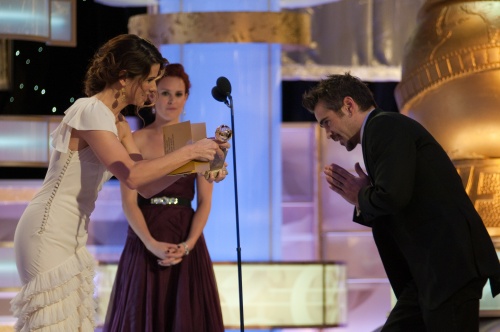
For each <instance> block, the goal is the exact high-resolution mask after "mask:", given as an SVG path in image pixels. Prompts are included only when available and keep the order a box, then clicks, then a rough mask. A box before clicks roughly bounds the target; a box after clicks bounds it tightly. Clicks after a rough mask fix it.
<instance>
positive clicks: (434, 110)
mask: <svg viewBox="0 0 500 332" xmlns="http://www.w3.org/2000/svg"><path fill="white" fill-rule="evenodd" d="M395 96H396V101H397V103H398V106H399V109H400V111H401V113H403V114H406V115H408V116H410V117H412V118H414V119H415V120H417V121H419V122H420V123H422V124H423V125H424V126H425V127H426V128H427V129H428V130H429V131H430V132H431V133H432V134H433V135H434V137H435V138H436V139H437V140H438V141H439V143H440V144H441V145H442V146H443V148H444V149H445V150H446V152H447V153H448V154H449V156H450V157H451V158H452V160H453V161H454V163H455V165H456V166H457V169H458V171H459V173H460V175H461V177H462V179H463V182H464V186H465V187H466V190H467V192H468V194H469V196H470V197H471V199H472V201H473V202H474V204H475V207H476V209H477V210H478V212H479V213H480V214H481V217H482V218H483V221H484V223H485V224H486V226H487V227H488V230H489V231H490V234H492V235H500V1H467V0H462V1H458V0H428V1H426V2H425V3H424V5H423V6H422V8H421V9H420V11H419V13H418V22H417V28H416V30H415V31H414V33H413V35H412V36H411V38H410V40H409V41H408V43H407V45H406V48H405V54H404V59H403V73H402V79H401V82H400V83H399V84H398V86H397V87H396V92H395Z"/></svg>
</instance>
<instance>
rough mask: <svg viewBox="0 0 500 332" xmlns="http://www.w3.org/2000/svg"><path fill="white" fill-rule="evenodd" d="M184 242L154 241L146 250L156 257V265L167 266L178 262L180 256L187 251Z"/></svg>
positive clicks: (180, 259)
mask: <svg viewBox="0 0 500 332" xmlns="http://www.w3.org/2000/svg"><path fill="white" fill-rule="evenodd" d="M184 243H185V242H183V243H179V244H173V243H167V242H160V241H156V242H155V244H154V245H153V246H152V247H151V248H148V250H149V251H151V252H152V253H153V254H154V255H155V256H156V257H157V262H158V265H160V266H164V267H168V266H172V265H176V264H179V263H180V262H181V261H182V258H183V257H184V256H186V255H187V254H188V253H189V249H187V247H186V245H184Z"/></svg>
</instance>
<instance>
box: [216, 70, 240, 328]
mask: <svg viewBox="0 0 500 332" xmlns="http://www.w3.org/2000/svg"><path fill="white" fill-rule="evenodd" d="M212 96H213V97H214V99H215V100H217V101H221V102H223V103H224V104H226V106H227V107H229V109H230V110H231V129H232V131H233V135H231V141H232V144H233V146H232V148H231V150H233V164H234V170H233V176H234V208H235V213H236V245H237V247H236V252H237V254H238V293H239V297H240V331H241V332H243V331H245V324H244V318H243V281H242V276H241V247H240V218H239V212H238V181H237V178H238V177H237V175H236V168H237V167H236V142H235V140H234V132H235V131H234V108H233V97H232V96H231V83H230V82H229V80H228V79H227V78H225V77H224V76H221V77H219V78H218V79H217V82H216V85H215V86H214V87H213V88H212ZM228 99H229V101H228Z"/></svg>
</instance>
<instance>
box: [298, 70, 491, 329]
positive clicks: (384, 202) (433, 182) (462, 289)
mask: <svg viewBox="0 0 500 332" xmlns="http://www.w3.org/2000/svg"><path fill="white" fill-rule="evenodd" d="M303 105H304V107H305V108H306V109H308V110H309V111H310V112H312V113H313V114H314V115H315V117H316V119H317V120H318V122H319V124H320V126H321V127H322V128H324V129H325V130H326V134H327V136H328V137H329V138H331V139H333V140H334V141H336V142H339V143H340V144H341V145H343V146H345V148H346V149H347V150H348V151H351V150H353V149H354V148H355V147H356V145H358V144H360V143H361V147H362V150H363V159H364V162H365V166H366V171H367V173H368V175H367V174H365V173H364V172H363V170H362V169H361V167H360V166H359V163H356V165H355V171H356V173H357V174H356V175H353V174H351V173H349V172H348V171H346V170H345V169H343V168H342V167H340V166H338V165H336V164H331V165H328V166H326V167H325V169H324V173H325V175H326V180H327V182H328V184H329V185H330V188H331V189H332V190H333V191H334V192H336V193H338V194H339V195H341V196H342V197H343V198H344V199H345V200H346V201H348V202H349V203H351V204H353V205H354V206H355V210H354V218H353V219H354V221H355V222H358V223H360V224H363V225H366V226H369V227H371V228H372V233H373V237H374V240H375V243H376V245H377V248H378V251H379V255H380V257H381V259H382V262H383V264H384V268H385V271H386V273H387V276H388V278H389V281H390V283H391V286H392V289H393V291H394V293H395V295H396V298H397V303H396V305H395V307H394V308H393V310H392V311H391V313H390V315H389V317H388V319H387V321H386V323H385V324H384V326H383V328H382V331H383V332H395V331H398V332H424V331H428V332H459V331H463V332H474V331H478V330H479V299H480V298H481V296H482V290H483V287H484V285H485V282H486V280H487V279H488V278H489V279H490V285H491V291H492V294H493V296H495V295H497V294H498V293H499V292H500V264H499V260H498V257H497V254H496V252H495V248H494V246H493V243H492V241H491V238H490V237H489V235H488V232H487V231H486V228H485V227H484V224H483V222H482V220H481V217H480V216H479V215H478V213H477V212H476V210H475V208H474V206H473V204H472V202H471V201H470V199H469V197H468V195H467V193H466V192H465V189H464V187H463V184H462V181H461V179H460V176H459V175H458V173H457V171H456V168H455V167H454V165H453V163H452V162H451V160H450V159H449V157H448V155H447V154H446V152H445V151H444V150H443V148H442V147H441V146H440V145H439V143H438V142H437V141H436V140H435V139H434V138H433V137H432V136H431V134H430V133H429V132H428V131H427V130H426V129H424V127H423V126H422V125H420V124H419V123H418V122H416V121H414V120H412V119H411V118H409V117H407V116H405V115H402V114H399V113H396V112H383V111H382V110H380V109H377V105H376V102H375V100H374V98H373V96H372V93H371V91H370V90H369V89H368V87H367V86H366V85H365V84H364V83H363V82H362V81H360V80H359V79H358V78H356V77H353V76H351V75H350V74H349V73H346V74H344V75H331V76H328V77H327V78H326V79H325V80H322V81H321V82H320V83H319V84H318V85H317V86H316V87H314V88H312V89H311V90H310V91H308V92H306V93H305V94H304V96H303Z"/></svg>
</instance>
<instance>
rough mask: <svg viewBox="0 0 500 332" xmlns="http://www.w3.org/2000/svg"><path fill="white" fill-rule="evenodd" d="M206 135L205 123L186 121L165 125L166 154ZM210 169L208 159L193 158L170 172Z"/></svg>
mask: <svg viewBox="0 0 500 332" xmlns="http://www.w3.org/2000/svg"><path fill="white" fill-rule="evenodd" d="M206 137H207V131H206V126H205V123H191V122H190V121H185V122H180V123H176V124H173V125H169V126H166V127H163V144H164V147H165V154H167V153H170V152H172V151H175V150H177V149H179V148H181V147H183V146H185V145H187V144H191V143H193V142H196V141H198V140H200V139H203V138H206ZM208 170H210V163H209V162H208V161H195V160H192V161H190V162H188V163H187V164H185V165H183V166H181V167H179V168H177V169H176V170H174V171H172V172H170V173H169V174H170V175H178V174H190V173H205V172H206V171H208Z"/></svg>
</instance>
